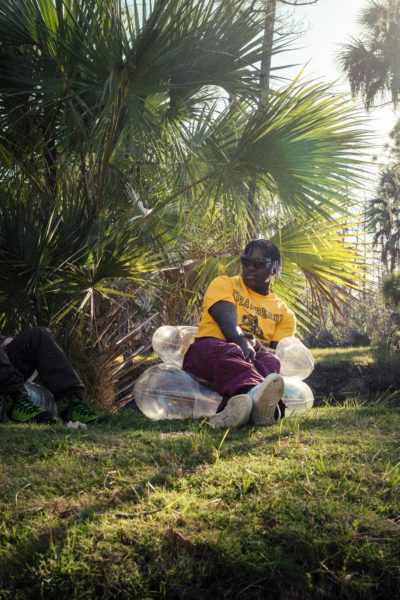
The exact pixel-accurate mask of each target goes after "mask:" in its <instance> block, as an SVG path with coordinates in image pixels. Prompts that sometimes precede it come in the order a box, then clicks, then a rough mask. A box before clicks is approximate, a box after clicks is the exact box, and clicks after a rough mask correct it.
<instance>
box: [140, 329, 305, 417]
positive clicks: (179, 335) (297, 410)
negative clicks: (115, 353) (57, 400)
mask: <svg viewBox="0 0 400 600" xmlns="http://www.w3.org/2000/svg"><path fill="white" fill-rule="evenodd" d="M196 334H197V327H191V326H185V325H178V326H176V327H174V326H171V325H164V326H162V327H159V328H158V329H157V330H156V331H155V332H154V335H153V339H152V344H153V349H154V351H155V352H156V353H157V354H158V356H159V357H160V358H161V360H162V361H163V363H162V364H159V365H155V366H154V367H150V369H147V371H145V372H144V373H143V374H142V375H141V376H140V377H139V378H138V379H137V380H136V383H135V387H134V396H135V399H136V404H137V406H138V408H139V409H140V410H141V411H142V412H143V414H145V415H146V417H148V418H149V419H152V420H156V421H157V420H160V419H187V418H201V417H208V416H210V415H213V414H215V412H216V410H217V407H218V405H219V403H220V402H221V399H222V398H221V396H219V394H217V392H215V391H213V390H210V389H209V388H208V387H206V386H204V385H201V384H200V383H198V382H197V381H196V380H195V379H194V378H193V377H191V376H190V375H189V374H188V373H185V371H182V369H181V367H182V363H183V357H184V355H185V352H186V351H187V349H188V347H189V346H190V344H191V343H193V341H194V338H195V336H196ZM276 354H277V356H278V358H279V359H280V361H281V374H282V376H283V379H284V384H285V387H284V394H283V400H284V402H285V404H286V406H287V408H286V417H294V416H298V415H301V414H303V413H304V412H306V411H307V410H308V409H310V408H311V407H312V405H313V403H314V396H313V393H312V391H311V389H310V388H309V386H308V385H307V384H306V383H304V382H303V381H301V380H302V379H305V378H306V377H308V376H309V375H310V373H311V372H312V370H313V368H314V360H313V357H312V354H311V352H310V351H309V350H308V348H306V347H305V346H304V344H302V343H301V342H300V340H298V339H297V338H295V337H288V338H284V339H283V340H281V341H280V342H279V343H278V346H277V350H276Z"/></svg>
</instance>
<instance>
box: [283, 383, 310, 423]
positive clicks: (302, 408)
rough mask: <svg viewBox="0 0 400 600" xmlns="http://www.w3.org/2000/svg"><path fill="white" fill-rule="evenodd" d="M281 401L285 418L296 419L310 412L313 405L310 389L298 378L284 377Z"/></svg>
mask: <svg viewBox="0 0 400 600" xmlns="http://www.w3.org/2000/svg"><path fill="white" fill-rule="evenodd" d="M283 381H284V390H283V396H282V400H283V401H284V402H285V404H286V409H285V418H288V417H298V416H300V415H302V414H304V413H305V412H306V411H308V410H310V408H312V406H313V404H314V394H313V393H312V390H311V388H310V387H309V386H308V385H307V384H306V383H304V381H301V379H299V378H298V377H284V378H283Z"/></svg>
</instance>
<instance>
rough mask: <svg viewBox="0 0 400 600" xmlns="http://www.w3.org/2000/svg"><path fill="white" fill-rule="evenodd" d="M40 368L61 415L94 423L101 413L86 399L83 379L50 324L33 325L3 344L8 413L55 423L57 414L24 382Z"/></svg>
mask: <svg viewBox="0 0 400 600" xmlns="http://www.w3.org/2000/svg"><path fill="white" fill-rule="evenodd" d="M35 371H37V372H38V374H39V377H40V380H41V382H42V383H43V385H44V386H45V387H46V388H47V389H48V390H49V391H50V392H51V393H52V394H53V396H54V400H55V402H56V405H57V411H58V415H59V417H60V418H61V419H62V420H63V421H65V422H68V421H80V422H81V423H90V422H93V421H95V420H97V418H98V417H97V415H96V413H95V412H93V410H92V409H91V408H90V407H89V406H88V405H87V404H86V403H85V401H84V399H83V383H82V381H81V380H80V379H79V376H78V374H77V373H76V371H75V370H74V368H73V367H72V365H71V363H70V362H69V360H68V359H67V357H66V355H65V353H64V351H63V349H62V348H61V347H60V346H59V345H58V343H57V342H56V340H55V338H54V336H53V335H52V333H51V332H50V331H49V330H48V329H47V328H46V327H32V328H31V329H28V330H26V331H24V332H22V333H20V334H19V335H17V336H16V337H15V338H13V339H12V340H11V341H10V342H9V343H8V344H6V345H4V344H3V346H2V347H0V401H1V403H2V405H3V407H5V413H6V414H7V416H8V417H9V418H10V419H11V420H13V421H17V422H20V423H27V422H35V423H51V422H54V421H55V418H54V417H53V415H51V413H50V412H48V411H47V410H45V409H44V408H42V407H40V406H37V405H36V404H35V403H34V402H33V401H32V400H31V399H30V398H29V395H28V393H27V391H26V390H25V387H24V382H25V381H26V380H27V379H29V378H30V377H31V376H32V374H33V373H34V372H35Z"/></svg>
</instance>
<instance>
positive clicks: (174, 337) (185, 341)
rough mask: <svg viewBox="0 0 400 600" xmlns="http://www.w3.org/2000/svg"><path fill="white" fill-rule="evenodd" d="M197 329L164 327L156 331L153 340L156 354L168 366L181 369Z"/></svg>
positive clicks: (179, 326) (182, 326) (184, 326)
mask: <svg viewBox="0 0 400 600" xmlns="http://www.w3.org/2000/svg"><path fill="white" fill-rule="evenodd" d="M196 334H197V327H192V326H191V325H178V326H177V327H174V326H172V325H163V326H162V327H159V328H158V329H156V331H155V332H154V334H153V338H152V340H151V343H152V346H153V350H154V352H155V353H156V354H157V355H158V356H159V357H160V358H161V360H162V361H163V362H164V363H166V364H168V365H175V366H176V367H181V366H182V364H183V357H184V355H185V352H186V350H187V349H188V348H189V346H190V344H192V343H193V342H194V338H195V336H196Z"/></svg>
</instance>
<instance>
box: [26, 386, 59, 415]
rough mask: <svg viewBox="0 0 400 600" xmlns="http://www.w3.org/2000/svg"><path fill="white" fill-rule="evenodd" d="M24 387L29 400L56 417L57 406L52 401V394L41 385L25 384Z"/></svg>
mask: <svg viewBox="0 0 400 600" xmlns="http://www.w3.org/2000/svg"><path fill="white" fill-rule="evenodd" d="M24 387H25V389H26V391H27V392H28V395H29V398H30V399H31V400H32V402H33V403H34V404H36V406H40V407H41V408H44V409H45V410H48V411H49V412H50V413H51V415H52V416H53V417H56V416H57V405H56V403H55V401H54V398H53V394H52V393H51V392H50V391H49V390H48V389H47V388H45V387H43V386H42V385H38V384H37V383H29V382H25V383H24Z"/></svg>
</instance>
